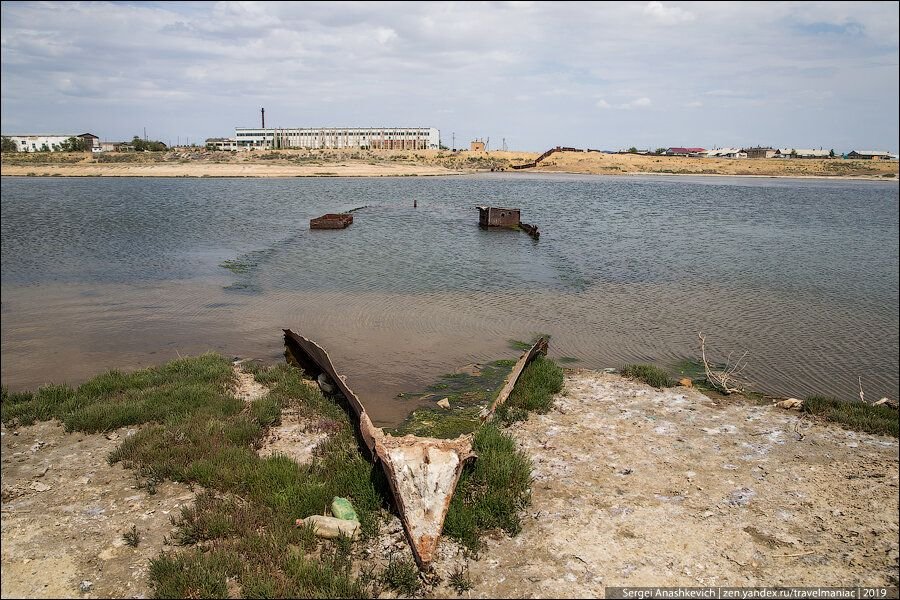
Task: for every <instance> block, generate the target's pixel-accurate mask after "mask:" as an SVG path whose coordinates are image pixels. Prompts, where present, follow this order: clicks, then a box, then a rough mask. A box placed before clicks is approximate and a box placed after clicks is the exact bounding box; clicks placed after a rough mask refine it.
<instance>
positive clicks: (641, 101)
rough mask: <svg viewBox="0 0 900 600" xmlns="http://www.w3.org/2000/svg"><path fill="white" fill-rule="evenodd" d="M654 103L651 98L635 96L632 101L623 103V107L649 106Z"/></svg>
mask: <svg viewBox="0 0 900 600" xmlns="http://www.w3.org/2000/svg"><path fill="white" fill-rule="evenodd" d="M652 104H653V103H652V102H651V101H650V98H647V97H643V98H635V99H634V100H632V101H631V102H626V103H625V104H623V105H622V108H648V107H649V106H650V105H652Z"/></svg>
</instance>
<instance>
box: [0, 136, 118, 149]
mask: <svg viewBox="0 0 900 600" xmlns="http://www.w3.org/2000/svg"><path fill="white" fill-rule="evenodd" d="M3 137H7V138H9V139H11V140H12V141H13V143H15V145H16V151H17V152H59V150H60V148H61V147H62V145H63V144H65V143H66V140H68V139H69V138H81V139H83V140H84V141H85V143H86V144H87V149H88V151H93V152H97V151H99V149H100V138H99V137H97V136H96V135H94V134H93V133H67V134H58V133H16V134H10V135H4V136H3ZM95 148H96V149H97V150H94V149H95Z"/></svg>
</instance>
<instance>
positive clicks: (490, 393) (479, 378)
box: [388, 359, 516, 438]
mask: <svg viewBox="0 0 900 600" xmlns="http://www.w3.org/2000/svg"><path fill="white" fill-rule="evenodd" d="M515 364H516V361H514V360H505V359H504V360H496V361H494V362H492V363H489V364H486V365H484V366H482V367H481V368H480V372H479V373H478V375H472V374H469V373H451V374H447V375H444V376H442V377H441V380H440V382H438V383H435V384H432V385H430V386H428V388H426V391H425V392H413V393H410V392H404V393H403V396H402V397H403V398H410V399H411V400H419V401H422V400H426V401H428V402H433V403H434V404H433V405H431V406H424V407H421V408H417V409H416V410H414V411H413V412H412V413H411V414H410V415H409V417H407V418H406V420H404V421H403V423H401V424H400V425H399V426H397V427H395V428H394V429H390V430H388V432H389V433H392V434H393V435H407V434H414V435H419V436H425V437H438V438H455V437H458V436H459V435H462V434H464V433H472V432H473V431H475V429H476V428H477V427H478V426H479V425H480V424H481V417H480V413H481V411H482V410H484V409H485V408H486V407H488V406H489V405H490V404H491V403H492V402H493V401H494V399H495V398H496V397H497V394H498V393H499V392H500V388H501V387H502V386H503V383H504V381H505V380H506V377H507V376H508V375H509V373H510V372H511V371H512V368H513V366H515ZM444 398H446V399H447V400H448V401H449V402H450V408H449V409H446V408H441V407H438V406H437V402H438V401H440V400H442V399H444Z"/></svg>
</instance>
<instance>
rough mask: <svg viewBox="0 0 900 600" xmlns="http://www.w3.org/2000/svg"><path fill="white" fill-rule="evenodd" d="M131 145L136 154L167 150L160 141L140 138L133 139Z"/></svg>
mask: <svg viewBox="0 0 900 600" xmlns="http://www.w3.org/2000/svg"><path fill="white" fill-rule="evenodd" d="M131 145H132V146H134V149H135V151H136V152H144V151H149V152H162V151H164V150H166V149H167V146H166V145H165V144H164V143H162V142H160V141H158V140H142V139H141V138H139V137H138V136H134V137H133V138H132V139H131Z"/></svg>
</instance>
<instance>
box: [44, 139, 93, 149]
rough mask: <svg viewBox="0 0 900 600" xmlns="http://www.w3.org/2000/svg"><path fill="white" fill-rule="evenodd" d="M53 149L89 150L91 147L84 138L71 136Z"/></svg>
mask: <svg viewBox="0 0 900 600" xmlns="http://www.w3.org/2000/svg"><path fill="white" fill-rule="evenodd" d="M53 149H54V150H57V151H59V152H87V151H89V150H90V149H91V148H90V146H89V145H88V142H87V140H85V139H84V138H79V137H70V138H68V139H67V140H66V141H64V142H63V143H61V144H60V145H59V146H54V148H53Z"/></svg>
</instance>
